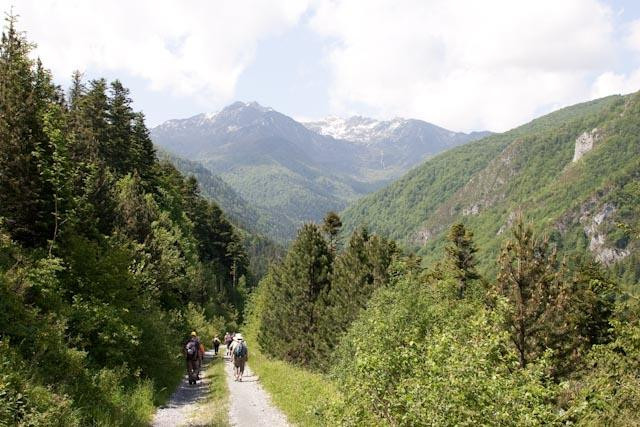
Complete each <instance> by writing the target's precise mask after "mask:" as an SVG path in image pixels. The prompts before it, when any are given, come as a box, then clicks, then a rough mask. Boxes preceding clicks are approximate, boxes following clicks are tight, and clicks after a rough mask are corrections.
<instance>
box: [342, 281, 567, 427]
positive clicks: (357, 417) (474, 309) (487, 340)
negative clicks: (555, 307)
mask: <svg viewBox="0 0 640 427" xmlns="http://www.w3.org/2000/svg"><path fill="white" fill-rule="evenodd" d="M455 289H457V288H456V286H455V285H454V284H453V283H443V281H438V280H434V279H424V278H423V279H418V278H416V277H414V276H412V275H405V276H403V277H402V278H401V279H400V280H399V281H398V282H397V284H395V286H393V287H391V288H383V289H381V290H380V291H378V292H377V293H376V295H375V296H374V298H373V299H372V300H371V304H370V308H369V309H368V310H367V311H366V312H365V313H364V314H363V316H362V317H361V318H360V319H359V320H357V321H356V322H355V323H354V325H353V327H352V329H351V330H350V331H349V333H348V334H347V336H346V338H345V339H344V340H343V342H342V344H341V345H340V346H339V349H338V352H337V364H336V367H335V369H334V376H335V378H336V380H337V381H338V383H339V388H340V389H341V390H342V391H343V392H344V398H343V399H342V401H341V402H339V403H338V404H336V405H335V406H334V407H333V410H332V417H333V418H334V421H335V422H336V423H340V424H343V425H363V424H365V425H376V424H391V425H405V426H412V425H424V424H425V423H428V424H432V425H482V424H494V425H495V424H500V425H539V424H543V423H551V422H552V421H553V420H554V419H555V417H556V415H555V413H554V407H553V404H552V403H553V400H554V398H555V387H554V386H553V385H551V384H549V382H548V380H547V378H546V377H545V375H544V373H543V372H544V369H542V368H543V367H544V366H543V363H544V361H543V362H542V363H539V364H533V365H532V366H530V367H528V368H527V369H518V368H517V366H518V359H517V355H516V354H515V353H514V352H513V351H512V350H511V349H510V346H509V342H508V336H507V334H506V333H505V332H504V331H502V330H501V328H500V321H501V319H502V315H501V313H500V310H496V311H489V310H487V309H486V308H485V307H484V306H483V304H482V303H481V302H479V301H476V300H473V299H465V300H459V299H457V298H456V295H455V292H456V291H455Z"/></svg>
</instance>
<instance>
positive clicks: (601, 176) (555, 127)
mask: <svg viewBox="0 0 640 427" xmlns="http://www.w3.org/2000/svg"><path fill="white" fill-rule="evenodd" d="M638 105H640V95H638V94H632V95H628V96H625V97H621V96H612V97H608V98H603V99H600V100H596V101H592V102H588V103H584V104H579V105H575V106H573V107H568V108H565V109H563V110H559V111H556V112H554V113H551V114H549V115H547V116H544V117H541V118H539V119H536V120H534V121H532V122H531V123H529V124H526V125H523V126H520V127H518V128H516V129H513V130H511V131H509V132H506V133H503V134H498V135H492V136H489V137H487V138H484V139H482V140H480V141H478V142H473V143H470V144H467V145H464V146H461V147H457V148H454V149H452V150H449V151H447V152H445V153H442V154H440V155H438V156H436V157H434V158H432V159H429V160H427V161H426V162H424V163H423V164H422V165H421V166H419V167H417V168H415V169H414V170H412V171H411V172H409V173H408V174H407V175H405V176H404V177H403V178H401V179H400V180H398V181H396V182H394V183H393V184H392V185H390V186H388V187H386V188H384V189H382V190H380V191H378V192H377V193H374V194H372V195H369V196H366V197H364V198H362V199H360V200H359V201H357V202H356V203H354V204H353V205H352V206H350V207H349V208H348V209H347V210H346V211H344V212H343V214H342V220H343V223H344V230H343V231H344V232H343V237H344V238H346V236H348V234H349V233H351V232H353V230H355V229H357V228H358V227H359V226H361V225H366V226H367V227H368V228H369V229H370V230H372V231H373V232H376V233H380V234H381V235H383V236H386V237H388V238H392V239H397V240H398V241H399V242H401V243H402V244H403V245H404V246H406V247H408V248H409V249H414V250H416V251H417V253H418V254H419V255H421V256H423V260H424V263H425V265H428V264H431V263H433V262H436V261H437V260H438V258H439V254H441V253H442V250H443V248H444V246H445V245H446V240H447V230H448V229H449V227H450V226H452V225H453V224H456V223H462V224H464V225H465V227H467V228H469V229H473V230H474V240H475V243H476V245H477V248H478V249H479V250H480V251H479V253H478V258H477V260H478V271H479V272H481V273H483V274H484V275H486V276H488V277H491V276H494V275H495V273H496V269H495V263H494V260H495V259H496V258H497V256H498V255H499V253H500V248H501V245H502V242H503V241H504V239H505V238H506V236H508V233H506V231H507V230H508V229H509V228H510V227H511V225H512V223H513V218H514V217H515V216H517V215H518V214H519V213H520V214H523V215H524V216H526V217H527V218H528V219H529V220H530V221H532V223H533V224H534V227H535V229H536V231H540V230H542V229H544V230H546V231H547V233H549V234H550V239H551V241H552V242H553V243H554V244H556V245H557V247H558V251H559V253H560V254H561V255H564V254H566V255H569V256H574V255H577V254H584V253H585V252H591V253H592V255H593V256H594V257H596V258H599V259H600V260H605V259H606V257H604V254H605V253H606V251H605V248H606V249H612V250H613V249H615V250H617V251H619V252H618V253H619V254H623V253H627V254H628V255H627V256H626V257H615V258H614V259H610V260H606V261H605V263H606V264H608V265H609V266H613V267H614V271H615V272H616V274H617V276H618V277H620V278H622V279H623V280H624V283H626V284H627V285H629V286H631V285H633V284H635V283H636V282H637V281H638V279H639V278H640V275H639V271H638V269H637V268H636V267H637V265H638V262H637V261H638V258H637V255H636V254H637V253H638V246H637V245H638V243H637V242H634V241H631V240H629V238H628V235H627V234H626V233H627V232H620V230H621V228H620V227H618V224H629V225H631V226H632V227H633V224H636V223H637V221H638V218H639V215H638V213H639V210H638V200H639V199H638V197H637V194H638V193H637V192H635V195H634V193H633V191H632V185H633V184H631V183H633V182H637V181H638V173H639V172H638V171H640V167H639V165H640V163H639V162H640V160H639V159H638V156H637V152H638V141H637V138H635V137H634V136H633V135H634V132H635V130H636V129H637V128H638V115H637V114H635V113H634V112H635V111H637V109H638ZM594 129H597V130H595V131H594ZM592 131H594V135H596V136H595V138H596V140H595V142H594V148H593V150H591V151H590V152H588V153H586V154H585V155H584V157H583V158H581V159H580V160H578V161H576V162H573V161H572V157H573V154H574V147H575V142H576V139H577V138H578V137H579V136H580V135H581V134H583V133H584V132H589V133H591V132H592ZM607 206H609V208H607ZM611 208H612V209H611ZM606 209H609V210H608V211H607V212H609V213H608V214H607V216H606V217H605V218H604V221H602V222H601V223H600V224H595V225H594V226H593V230H594V232H595V233H596V234H598V235H602V236H603V237H604V238H605V246H604V247H603V248H599V247H598V246H597V245H595V246H593V245H591V242H592V241H593V240H594V239H597V238H598V237H597V236H596V235H595V234H594V232H589V233H591V234H588V233H586V232H585V229H588V228H589V227H591V226H592V224H593V222H594V218H596V217H597V216H598V215H599V214H600V213H601V212H603V211H605V210H606ZM625 251H626V252H625ZM618 258H620V259H618ZM613 264H616V265H615V266H614V265H613Z"/></svg>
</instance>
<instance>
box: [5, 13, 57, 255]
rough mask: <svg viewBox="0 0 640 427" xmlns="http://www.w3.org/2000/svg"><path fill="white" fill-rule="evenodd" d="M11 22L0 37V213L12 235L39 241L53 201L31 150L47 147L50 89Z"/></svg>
mask: <svg viewBox="0 0 640 427" xmlns="http://www.w3.org/2000/svg"><path fill="white" fill-rule="evenodd" d="M15 24H16V17H15V16H13V15H9V16H8V17H7V24H6V31H4V32H3V34H2V40H1V41H0V216H1V217H4V218H5V221H6V224H7V226H8V227H9V229H10V230H11V235H12V237H13V238H14V239H16V240H18V241H19V242H21V243H23V244H25V245H28V246H38V245H42V244H45V243H46V241H47V240H48V239H50V238H51V229H52V224H53V217H52V215H51V213H52V212H53V207H52V205H53V200H52V198H51V194H52V192H51V188H50V183H47V182H46V181H45V180H44V179H43V177H42V175H41V172H42V171H41V170H40V169H39V163H38V160H37V159H36V157H35V156H34V153H36V152H39V153H44V152H46V151H47V150H48V149H49V148H50V147H49V144H48V141H47V136H46V135H45V133H44V131H43V126H42V120H41V117H42V114H43V113H44V109H45V108H46V106H48V105H49V103H51V102H54V101H55V97H54V95H55V90H54V88H53V85H52V84H51V78H50V75H49V74H48V72H46V71H45V70H44V69H43V68H42V65H41V64H40V62H39V61H38V63H37V64H36V63H34V61H33V60H31V59H30V58H29V53H30V52H31V49H32V45H31V44H29V43H28V42H27V40H26V39H25V38H24V36H23V35H22V34H20V33H19V32H18V31H17V30H16V27H15Z"/></svg>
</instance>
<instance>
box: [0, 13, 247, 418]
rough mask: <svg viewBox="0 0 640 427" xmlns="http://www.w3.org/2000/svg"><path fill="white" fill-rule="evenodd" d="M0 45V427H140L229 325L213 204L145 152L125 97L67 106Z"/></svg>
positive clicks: (234, 278) (228, 273)
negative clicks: (185, 344)
mask: <svg viewBox="0 0 640 427" xmlns="http://www.w3.org/2000/svg"><path fill="white" fill-rule="evenodd" d="M29 53H30V45H29V44H28V43H27V42H26V40H25V39H24V37H23V36H22V35H21V33H19V32H18V31H17V30H16V29H15V18H14V17H12V16H11V17H9V19H8V27H7V30H6V32H5V33H4V34H3V37H2V42H0V97H1V98H2V99H0V152H1V153H2V154H1V155H0V397H1V398H0V425H61V426H62V425H65V426H66V425H71V426H73V425H105V426H106V425H109V426H111V425H131V426H136V425H139V426H144V425H148V422H149V419H150V417H151V415H152V413H153V411H154V404H158V403H160V402H161V401H162V399H163V398H166V397H167V395H168V392H169V391H170V390H172V389H173V388H174V387H175V385H176V382H177V381H178V380H179V376H180V374H181V371H182V370H183V369H184V363H183V361H182V360H181V358H180V350H181V343H182V340H183V339H184V337H185V335H186V334H188V332H190V331H191V330H192V329H196V330H199V331H200V333H201V335H202V336H203V337H204V338H205V339H207V340H210V339H211V338H212V337H213V335H214V334H219V333H220V331H221V330H222V329H223V328H224V327H225V326H227V327H228V326H229V325H232V326H236V325H237V323H238V322H240V321H241V320H242V319H241V317H240V314H241V313H242V312H243V309H244V298H245V297H246V293H247V284H246V282H247V279H246V276H247V274H248V259H247V255H246V250H245V248H244V246H243V237H241V236H240V235H239V234H238V232H237V231H236V230H235V229H234V227H233V226H232V225H231V223H229V222H228V221H227V219H226V217H225V215H224V213H223V212H222V211H221V210H220V208H218V206H217V205H215V204H214V203H212V202H210V201H207V200H205V199H204V198H203V197H201V196H200V194H199V192H198V190H197V186H196V184H195V183H194V182H193V180H189V179H185V178H184V177H183V176H182V175H180V173H178V172H177V171H176V170H175V169H173V168H172V167H170V166H168V165H162V164H160V163H159V162H158V161H157V159H156V155H155V150H154V148H153V144H152V143H151V140H150V139H149V132H148V130H147V128H146V126H145V124H144V117H143V116H142V115H141V114H140V113H135V112H134V111H133V110H132V108H131V103H132V101H131V99H130V98H129V92H128V90H127V89H126V88H125V87H124V86H123V85H122V84H121V83H120V82H118V81H115V82H113V83H111V84H110V85H109V87H110V90H109V91H107V87H108V85H107V82H106V81H105V80H103V79H100V80H94V81H92V82H90V83H89V84H88V85H85V84H84V83H83V82H82V78H81V76H80V75H79V73H76V74H74V77H73V83H72V88H71V90H70V93H69V99H68V102H67V101H65V99H64V94H63V93H61V91H60V90H59V89H57V88H56V87H55V86H54V85H53V83H52V78H51V76H50V75H49V72H48V71H46V70H45V69H44V68H43V67H42V64H40V62H39V61H35V62H34V61H32V60H31V59H30V58H29Z"/></svg>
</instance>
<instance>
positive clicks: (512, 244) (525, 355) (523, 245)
mask: <svg viewBox="0 0 640 427" xmlns="http://www.w3.org/2000/svg"><path fill="white" fill-rule="evenodd" d="M512 232H513V238H512V239H510V240H508V241H507V242H506V243H505V245H504V246H503V249H502V252H501V254H500V259H499V268H500V271H499V273H498V278H497V281H496V287H497V292H498V294H500V295H502V296H504V297H505V298H506V299H507V301H508V302H509V304H510V305H511V310H510V312H509V313H508V315H507V316H506V319H505V320H506V327H507V329H508V331H509V332H510V334H511V341H512V342H513V344H514V346H515V348H516V350H517V352H518V357H519V362H520V367H521V368H525V367H526V366H527V364H528V363H529V362H530V361H531V360H534V359H535V358H537V357H538V356H540V355H541V354H542V353H543V352H544V350H545V349H546V348H549V347H550V342H549V338H550V336H551V335H553V332H554V331H553V327H554V320H556V319H557V317H556V316H555V315H557V314H559V313H560V312H561V311H562V309H561V307H562V306H563V304H564V303H566V301H567V299H566V298H564V297H563V296H562V295H561V293H562V286H561V285H562V284H561V277H560V275H559V273H558V263H557V257H556V252H555V249H553V250H551V249H550V248H549V242H548V239H547V238H542V239H540V238H537V237H536V236H534V234H533V230H532V229H531V227H530V226H528V225H525V223H524V221H523V220H522V218H520V219H518V221H517V222H516V224H515V225H514V227H513V230H512Z"/></svg>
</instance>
